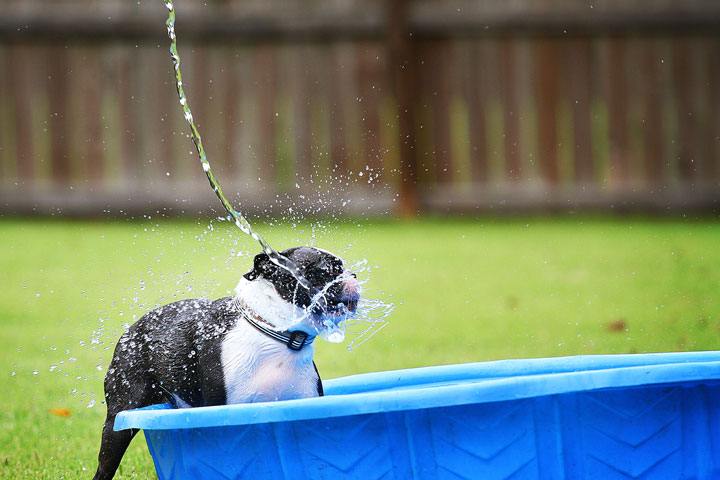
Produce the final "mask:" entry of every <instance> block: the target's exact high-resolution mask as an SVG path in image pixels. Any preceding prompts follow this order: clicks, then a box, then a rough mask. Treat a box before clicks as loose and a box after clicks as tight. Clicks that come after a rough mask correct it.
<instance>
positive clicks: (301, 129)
mask: <svg viewBox="0 0 720 480" xmlns="http://www.w3.org/2000/svg"><path fill="white" fill-rule="evenodd" d="M311 58H312V51H311V49H310V47H307V46H300V47H298V53H297V55H296V60H295V68H294V70H295V78H294V79H293V80H294V81H293V107H294V108H293V110H294V121H295V163H296V167H295V169H296V172H297V174H298V176H299V177H300V178H301V179H303V180H305V181H306V182H309V181H310V177H311V175H312V173H313V170H312V158H313V155H312V131H311V125H312V120H311V108H310V105H311V102H312V98H313V91H314V89H313V78H312V74H311V63H310V61H311Z"/></svg>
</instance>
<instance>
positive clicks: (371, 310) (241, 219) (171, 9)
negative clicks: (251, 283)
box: [165, 0, 394, 348]
mask: <svg viewBox="0 0 720 480" xmlns="http://www.w3.org/2000/svg"><path fill="white" fill-rule="evenodd" d="M165 6H166V7H167V9H168V18H167V21H166V22H165V25H166V27H167V34H168V37H169V38H170V56H171V58H172V63H173V69H174V76H175V86H176V87H177V94H178V99H179V101H180V106H181V107H182V110H183V114H184V116H185V120H186V121H187V123H188V125H189V126H190V135H191V139H192V142H193V144H194V145H195V148H196V150H197V152H198V156H199V158H200V163H201V165H202V168H203V171H204V172H205V175H206V176H207V179H208V181H209V182H210V186H211V187H212V189H213V191H214V192H215V195H217V197H218V199H220V203H222V206H223V208H224V209H225V211H226V212H227V213H228V220H230V221H231V222H233V223H235V225H236V226H237V227H238V228H239V229H240V230H241V231H242V232H244V233H245V234H247V235H250V237H252V238H253V239H254V240H255V241H257V242H258V243H259V244H260V246H261V247H262V250H263V252H265V253H266V254H267V255H268V256H269V257H270V260H271V261H272V262H273V263H275V264H276V265H278V266H279V267H281V268H284V269H286V270H287V271H288V272H290V273H291V274H292V275H293V276H294V277H295V279H297V281H298V283H299V285H301V286H302V287H303V288H306V289H307V290H308V291H309V295H310V298H311V299H312V304H311V305H310V307H308V309H307V311H308V314H309V312H310V311H312V310H313V307H315V306H317V305H320V306H322V307H324V302H325V298H324V291H325V290H326V289H327V288H328V287H329V285H327V286H326V287H325V289H323V290H318V289H317V288H315V287H313V285H312V284H311V283H310V282H309V281H308V280H307V279H306V278H305V277H304V276H303V274H302V272H300V270H299V268H298V267H297V265H295V263H294V262H292V261H291V260H290V259H289V258H287V257H285V256H284V255H282V254H280V253H279V252H277V251H276V250H275V249H273V248H272V247H271V246H270V244H269V243H268V241H267V240H265V238H263V237H262V235H260V234H259V233H257V232H256V231H255V230H254V229H253V228H252V225H250V222H248V220H247V219H246V218H245V216H243V214H242V213H240V212H239V211H237V210H236V209H235V208H234V207H233V206H232V204H231V203H230V202H229V201H228V199H227V198H226V197H225V195H224V194H223V191H222V188H221V187H220V183H219V182H218V180H217V178H216V177H215V174H214V173H213V171H212V168H211V167H210V162H209V161H208V159H207V155H206V153H205V148H204V147H203V144H202V139H201V137H200V132H199V131H198V129H197V127H196V125H195V122H194V120H193V115H192V111H191V109H190V104H189V102H188V99H187V96H186V95H185V90H184V88H183V81H182V73H181V71H180V55H179V53H178V48H177V36H176V35H175V6H174V5H173V2H172V0H165ZM393 309H394V305H393V304H391V303H386V302H383V301H380V300H367V299H361V301H360V302H359V304H358V311H357V314H356V315H354V316H353V317H352V318H348V319H347V320H344V321H341V322H337V321H332V320H328V321H326V322H324V325H323V329H324V331H322V332H318V333H322V334H323V335H324V337H325V338H326V339H327V340H328V341H331V342H340V341H342V340H343V339H344V337H345V328H346V325H347V326H348V327H352V326H353V325H357V324H360V323H364V324H365V325H367V328H365V329H364V331H362V332H355V333H356V334H357V335H358V336H357V338H356V339H355V340H354V341H353V342H352V343H351V344H350V345H349V346H348V348H351V347H352V345H353V344H355V343H358V344H359V343H363V342H364V341H365V340H367V339H368V338H369V337H370V336H372V335H374V334H375V333H377V331H379V328H377V329H375V331H373V332H372V334H369V332H370V331H371V330H372V329H373V328H374V327H375V326H376V325H380V326H381V327H382V326H384V325H385V320H384V319H385V318H386V317H387V316H388V315H390V313H391V312H392V311H393ZM323 310H324V308H323ZM294 320H295V321H296V322H297V321H300V320H301V319H294ZM283 327H284V328H288V325H284V326H283Z"/></svg>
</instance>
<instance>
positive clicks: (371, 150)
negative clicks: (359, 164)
mask: <svg viewBox="0 0 720 480" xmlns="http://www.w3.org/2000/svg"><path fill="white" fill-rule="evenodd" d="M356 52H357V53H356V55H357V79H358V89H359V94H360V115H361V123H360V124H361V134H360V135H361V137H362V141H363V145H364V149H363V150H364V155H363V157H364V159H365V163H366V164H367V165H368V167H369V168H370V170H371V171H372V172H373V175H374V177H373V178H374V180H373V183H379V182H381V181H382V178H383V164H382V140H381V132H380V84H379V81H380V78H381V77H382V74H383V70H382V67H381V65H380V60H379V58H378V51H377V48H376V47H375V45H374V44H372V43H369V42H364V43H360V44H359V45H358V47H357V49H356Z"/></svg>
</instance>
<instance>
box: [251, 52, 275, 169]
mask: <svg viewBox="0 0 720 480" xmlns="http://www.w3.org/2000/svg"><path fill="white" fill-rule="evenodd" d="M275 61H276V59H275V51H274V49H273V48H271V47H270V46H269V45H261V46H259V47H258V48H257V50H256V51H255V59H254V63H255V82H256V83H255V87H256V89H255V95H256V96H257V104H256V105H257V116H258V128H259V130H258V146H257V148H256V149H255V155H256V156H257V159H258V163H259V165H258V171H259V172H260V175H261V177H262V179H263V181H264V182H272V181H273V180H274V178H275V158H274V152H275V149H274V145H275V112H276V109H275V101H276V84H275V80H276V78H275V75H276V71H275Z"/></svg>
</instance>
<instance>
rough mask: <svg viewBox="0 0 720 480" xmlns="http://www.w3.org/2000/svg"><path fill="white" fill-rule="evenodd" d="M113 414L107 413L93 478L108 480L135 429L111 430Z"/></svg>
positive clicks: (113, 420) (118, 464)
mask: <svg viewBox="0 0 720 480" xmlns="http://www.w3.org/2000/svg"><path fill="white" fill-rule="evenodd" d="M114 423H115V415H108V417H107V420H105V425H104V426H103V432H102V444H101V445H100V454H99V455H98V468H97V472H95V476H94V477H93V480H110V479H112V478H113V476H115V471H116V470H117V468H118V467H119V466H120V460H121V459H122V457H123V455H124V454H125V450H127V448H128V446H129V445H130V441H131V440H132V439H133V437H134V436H135V434H136V433H137V432H138V431H137V430H121V431H119V432H115V431H113V424H114Z"/></svg>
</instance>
